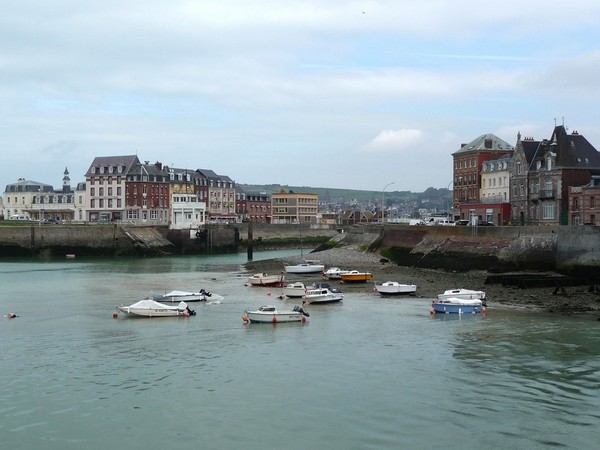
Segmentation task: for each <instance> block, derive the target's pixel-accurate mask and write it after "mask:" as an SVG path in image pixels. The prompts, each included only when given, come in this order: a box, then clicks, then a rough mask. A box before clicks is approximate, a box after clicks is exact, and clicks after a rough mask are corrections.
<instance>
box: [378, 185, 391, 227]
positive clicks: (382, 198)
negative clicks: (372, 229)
mask: <svg viewBox="0 0 600 450" xmlns="http://www.w3.org/2000/svg"><path fill="white" fill-rule="evenodd" d="M392 184H394V181H392V182H391V183H388V184H386V185H385V186H384V187H383V190H382V191H381V223H382V224H384V225H385V190H386V189H387V188H388V186H391V185H392Z"/></svg>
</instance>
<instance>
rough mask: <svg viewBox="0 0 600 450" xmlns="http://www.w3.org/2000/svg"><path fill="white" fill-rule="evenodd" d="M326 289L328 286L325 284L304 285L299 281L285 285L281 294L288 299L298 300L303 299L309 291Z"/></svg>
mask: <svg viewBox="0 0 600 450" xmlns="http://www.w3.org/2000/svg"><path fill="white" fill-rule="evenodd" d="M328 287H329V284H327V283H312V284H304V283H303V282H301V281H296V282H295V283H289V284H286V285H285V286H284V287H283V292H282V293H281V294H282V295H284V296H286V297H290V298H300V297H304V295H305V294H306V292H307V291H309V290H312V289H318V288H328Z"/></svg>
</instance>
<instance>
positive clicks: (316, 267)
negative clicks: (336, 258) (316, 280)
mask: <svg viewBox="0 0 600 450" xmlns="http://www.w3.org/2000/svg"><path fill="white" fill-rule="evenodd" d="M284 269H285V271H286V273H295V274H303V273H322V272H323V270H325V266H323V265H321V264H298V265H295V266H284Z"/></svg>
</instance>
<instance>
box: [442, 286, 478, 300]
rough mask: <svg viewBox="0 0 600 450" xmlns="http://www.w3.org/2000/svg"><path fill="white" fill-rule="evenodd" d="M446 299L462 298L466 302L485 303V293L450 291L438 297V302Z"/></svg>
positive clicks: (469, 290) (463, 290) (468, 290)
mask: <svg viewBox="0 0 600 450" xmlns="http://www.w3.org/2000/svg"><path fill="white" fill-rule="evenodd" d="M446 298H461V299H465V300H481V301H485V292H483V291H474V290H471V289H448V290H447V291H444V293H443V294H439V295H438V300H443V299H446Z"/></svg>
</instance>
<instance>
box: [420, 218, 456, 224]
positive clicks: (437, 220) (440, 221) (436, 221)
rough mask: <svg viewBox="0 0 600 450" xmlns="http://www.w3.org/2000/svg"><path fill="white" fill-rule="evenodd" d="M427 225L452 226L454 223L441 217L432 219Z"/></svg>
mask: <svg viewBox="0 0 600 450" xmlns="http://www.w3.org/2000/svg"><path fill="white" fill-rule="evenodd" d="M427 225H441V226H454V222H453V221H452V220H448V219H445V218H443V217H432V218H431V219H429V222H427Z"/></svg>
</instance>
